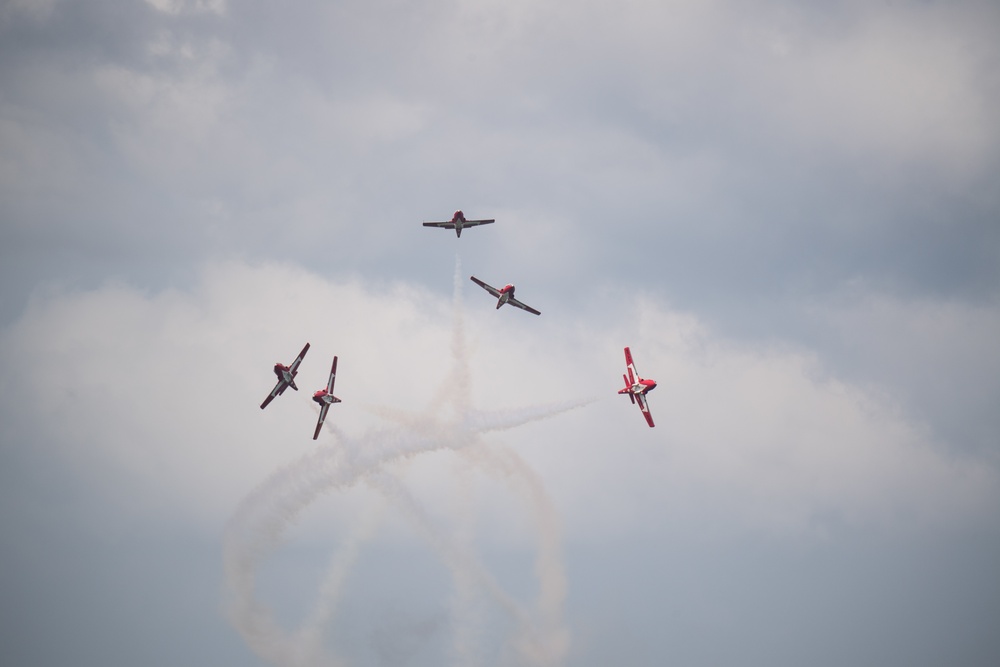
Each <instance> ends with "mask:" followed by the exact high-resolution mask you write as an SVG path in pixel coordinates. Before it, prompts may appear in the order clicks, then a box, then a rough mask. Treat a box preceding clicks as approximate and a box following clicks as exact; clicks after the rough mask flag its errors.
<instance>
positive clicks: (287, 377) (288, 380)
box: [260, 343, 309, 410]
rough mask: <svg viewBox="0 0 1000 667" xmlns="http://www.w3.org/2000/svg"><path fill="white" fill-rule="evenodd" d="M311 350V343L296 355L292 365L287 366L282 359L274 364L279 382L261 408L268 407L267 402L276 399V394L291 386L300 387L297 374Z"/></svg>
mask: <svg viewBox="0 0 1000 667" xmlns="http://www.w3.org/2000/svg"><path fill="white" fill-rule="evenodd" d="M308 351H309V343H306V346H305V347H304V348H302V351H301V352H299V356H297V357H295V361H293V362H292V365H291V366H285V365H284V364H282V363H281V362H280V361H279V362H278V363H276V364H275V365H274V374H275V375H277V376H278V384H276V385H274V389H272V390H271V393H270V394H268V396H267V398H265V399H264V402H263V403H261V404H260V409H261V410H263V409H264V408H266V407H267V404H268V403H270V402H271V401H273V400H274V397H275V396H281V395H282V394H284V393H285V390H286V389H288V388H289V387H291V388H292V389H294V390H295V391H298V390H299V388H298V387H296V386H295V376H296V375H298V374H299V364H301V363H302V360H303V359H304V358H305V356H306V352H308Z"/></svg>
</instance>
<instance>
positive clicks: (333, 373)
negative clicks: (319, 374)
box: [326, 357, 337, 394]
mask: <svg viewBox="0 0 1000 667" xmlns="http://www.w3.org/2000/svg"><path fill="white" fill-rule="evenodd" d="M336 379H337V357H334V358H333V367H332V368H331V369H330V379H329V381H327V383H326V393H328V394H332V393H333V382H334V380H336Z"/></svg>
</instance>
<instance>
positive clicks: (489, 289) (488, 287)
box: [469, 276, 514, 303]
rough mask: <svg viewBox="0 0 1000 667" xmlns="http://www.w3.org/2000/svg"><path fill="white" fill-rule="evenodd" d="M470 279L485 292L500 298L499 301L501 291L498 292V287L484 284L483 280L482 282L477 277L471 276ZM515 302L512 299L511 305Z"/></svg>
mask: <svg viewBox="0 0 1000 667" xmlns="http://www.w3.org/2000/svg"><path fill="white" fill-rule="evenodd" d="M469 278H470V279H471V280H472V282H474V283H476V284H477V285H479V286H480V287H482V288H483V289H484V290H486V291H487V292H489V293H490V294H492V295H493V296H495V297H496V298H498V299H499V298H500V290H498V289H497V288H496V287H493V286H492V285H487V284H486V283H484V282H483V281H482V280H480V279H479V278H477V277H475V276H469ZM513 301H514V300H513V299H511V303H513Z"/></svg>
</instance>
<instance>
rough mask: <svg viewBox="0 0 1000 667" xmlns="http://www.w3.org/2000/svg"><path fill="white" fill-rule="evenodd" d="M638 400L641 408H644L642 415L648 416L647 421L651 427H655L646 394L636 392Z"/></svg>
mask: <svg viewBox="0 0 1000 667" xmlns="http://www.w3.org/2000/svg"><path fill="white" fill-rule="evenodd" d="M635 398H636V401H637V402H638V403H639V409H640V410H642V416H643V417H645V418H646V423H647V424H649V427H650V428H652V427H653V415H651V414H650V413H649V404H648V403H647V402H646V396H645V394H636V395H635Z"/></svg>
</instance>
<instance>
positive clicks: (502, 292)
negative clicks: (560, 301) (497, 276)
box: [469, 276, 541, 315]
mask: <svg viewBox="0 0 1000 667" xmlns="http://www.w3.org/2000/svg"><path fill="white" fill-rule="evenodd" d="M469 277H470V278H471V279H472V282H474V283H476V284H477V285H479V286H480V287H482V288H483V289H484V290H486V291H487V292H489V293H490V294H492V295H493V296H495V297H496V298H497V309H499V308H500V306H502V305H504V304H505V303H509V304H510V305H512V306H516V307H517V308H520V309H521V310H526V311H528V312H529V313H534V314H535V315H541V313H540V312H538V311H537V310H535V309H534V308H532V307H531V306H526V305H524V304H523V303H521V302H520V301H518V300H517V299H515V298H514V286H513V285H504V287H503V289H497V288H496V287H493V286H491V285H487V284H486V283H484V282H483V281H482V280H480V279H479V278H477V277H475V276H469Z"/></svg>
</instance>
